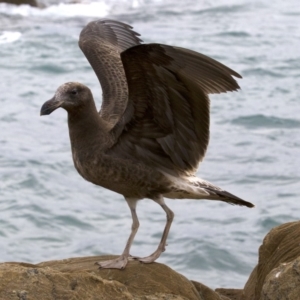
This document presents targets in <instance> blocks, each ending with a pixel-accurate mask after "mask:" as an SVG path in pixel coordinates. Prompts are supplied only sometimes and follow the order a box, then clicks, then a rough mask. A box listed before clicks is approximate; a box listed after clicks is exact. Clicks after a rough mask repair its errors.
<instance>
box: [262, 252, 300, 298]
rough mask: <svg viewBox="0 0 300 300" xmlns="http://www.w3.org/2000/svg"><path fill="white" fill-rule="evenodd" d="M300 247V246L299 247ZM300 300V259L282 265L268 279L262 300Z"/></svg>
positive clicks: (264, 286) (263, 289)
mask: <svg viewBox="0 0 300 300" xmlns="http://www.w3.org/2000/svg"><path fill="white" fill-rule="evenodd" d="M298 247H299V246H298ZM299 298H300V257H298V258H296V259H295V260H293V261H291V262H289V263H283V264H280V265H279V267H277V268H275V269H273V270H272V271H271V272H270V273H269V275H268V276H267V277H266V279H265V282H264V285H263V287H262V292H261V296H260V300H273V299H280V300H281V299H282V300H284V299H286V300H294V299H295V300H298V299H299Z"/></svg>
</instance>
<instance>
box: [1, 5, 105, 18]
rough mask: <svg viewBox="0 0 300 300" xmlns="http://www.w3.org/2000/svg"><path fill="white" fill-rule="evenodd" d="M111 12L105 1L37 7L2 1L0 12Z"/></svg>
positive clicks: (60, 14) (99, 14) (47, 14)
mask: <svg viewBox="0 0 300 300" xmlns="http://www.w3.org/2000/svg"><path fill="white" fill-rule="evenodd" d="M108 12H109V6H108V5H107V4H106V3H105V2H104V1H103V2H90V3H72V4H65V3H60V4H57V5H51V6H49V7H46V8H36V7H31V6H29V5H19V6H16V5H10V4H5V3H0V13H4V14H8V15H21V16H23V17H31V16H42V17H78V16H85V17H100V18H101V17H105V16H106V15H107V14H108Z"/></svg>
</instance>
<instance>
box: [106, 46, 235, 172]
mask: <svg viewBox="0 0 300 300" xmlns="http://www.w3.org/2000/svg"><path fill="white" fill-rule="evenodd" d="M121 59H122V62H123V65H124V69H125V74H126V78H127V82H128V89H129V100H128V109H126V110H125V111H124V115H123V118H122V119H121V120H120V122H119V123H118V124H117V126H116V130H115V131H114V134H115V135H116V143H115V145H114V146H113V147H112V148H111V149H110V151H109V153H110V154H112V155H118V156H122V157H124V158H128V159H132V160H136V161H139V162H144V163H146V164H149V165H151V166H154V167H156V168H159V169H162V170H164V171H166V172H169V173H171V174H177V175H178V174H185V175H191V174H194V173H195V172H196V170H197V168H198V164H199V162H200V161H201V160H202V159H203V157H204V155H205V152H206V149H207V145H208V141H209V98H208V94H210V93H222V92H227V91H234V90H237V89H238V88H239V86H238V84H237V82H236V81H235V80H234V79H233V77H232V76H235V77H239V78H240V77H241V76H240V75H239V74H238V73H236V72H235V71H233V70H231V69H230V68H228V67H226V66H224V65H223V64H221V63H219V62H217V61H215V60H213V59H212V58H209V57H207V56H205V55H203V54H200V53H197V52H194V51H191V50H187V49H183V48H179V47H172V46H167V45H161V44H147V45H138V46H134V47H132V48H129V49H127V50H126V51H124V52H122V53H121Z"/></svg>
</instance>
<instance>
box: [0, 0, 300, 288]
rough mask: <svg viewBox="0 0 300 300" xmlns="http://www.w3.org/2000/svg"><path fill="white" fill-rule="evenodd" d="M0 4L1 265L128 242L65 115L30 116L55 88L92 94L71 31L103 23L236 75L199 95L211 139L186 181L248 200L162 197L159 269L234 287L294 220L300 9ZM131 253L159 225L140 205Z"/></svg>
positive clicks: (117, 206)
mask: <svg viewBox="0 0 300 300" xmlns="http://www.w3.org/2000/svg"><path fill="white" fill-rule="evenodd" d="M43 5H44V8H43V9H38V8H31V7H28V6H19V7H16V6H10V5H7V4H3V3H0V78H1V80H0V261H1V262H5V261H24V262H31V263H38V262H41V261H45V260H54V259H63V258H69V257H77V256H90V255H101V254H107V253H109V254H120V253H121V252H122V250H123V247H124V246H125V242H126V240H127V237H128V234H129V232H130V226H131V217H130V212H129V209H128V207H127V204H126V202H125V201H124V199H123V197H122V196H121V195H118V194H115V193H113V192H110V191H107V190H105V189H103V188H101V187H97V186H94V185H92V184H90V183H88V182H86V181H84V180H83V179H82V178H81V177H80V176H79V175H78V174H77V172H76V170H75V169H74V167H73V162H72V158H71V151H70V144H69V138H68V128H67V122H66V113H65V111H63V110H57V111H55V113H53V114H52V115H51V116H47V117H40V116H39V111H40V107H41V105H42V104H43V103H44V102H45V101H46V100H48V99H50V98H51V97H52V96H53V94H54V92H55V90H56V88H57V87H58V86H59V85H60V84H62V83H64V82H67V81H79V82H82V83H84V84H86V85H88V86H89V87H90V88H91V89H92V91H93V94H94V97H95V99H96V101H97V106H98V107H99V106H100V103H101V89H100V87H99V83H98V81H97V78H96V76H95V74H94V73H93V71H92V69H91V68H90V66H89V64H88V62H87V60H86V59H85V57H84V55H83V54H82V53H81V51H80V49H79V48H78V46H77V41H78V35H79V33H80V30H81V29H82V27H83V26H84V25H85V24H86V23H88V22H89V21H91V20H95V19H97V18H101V17H108V18H113V19H117V20H120V21H124V22H127V23H129V24H131V25H132V26H134V29H135V30H136V31H137V32H139V33H141V35H142V39H143V40H144V41H145V42H147V43H150V42H159V43H164V44H170V45H177V46H181V47H186V48H190V49H193V50H195V51H199V52H201V53H203V54H206V55H209V56H211V57H213V58H215V59H217V60H219V61H221V62H222V63H224V64H226V65H228V66H229V67H231V68H232V69H234V70H236V71H237V72H239V73H240V74H241V75H242V76H243V79H242V80H239V84H240V86H241V90H240V91H239V92H234V93H227V94H221V95H213V96H211V139H210V144H209V147H208V151H207V155H206V157H205V159H204V161H203V163H202V164H201V165H200V168H199V171H198V175H199V176H200V177H202V178H204V179H206V180H209V181H211V182H212V183H214V184H216V185H218V186H220V187H222V188H224V189H226V190H228V191H230V192H231V193H234V194H236V195H238V196H240V197H241V198H244V199H245V200H248V201H251V202H253V203H254V204H255V205H256V207H255V208H253V209H248V208H244V207H235V206H230V205H226V204H225V203H219V202H213V201H193V200H166V202H167V204H168V205H169V206H170V208H171V209H172V210H173V211H174V213H175V220H174V223H173V225H172V228H171V232H170V235H169V239H168V247H167V250H166V252H165V253H163V255H162V256H161V257H160V258H159V259H158V262H161V263H165V264H167V265H168V266H170V267H171V268H173V269H175V270H176V271H178V272H180V273H182V274H183V275H185V276H186V277H188V278H190V279H194V280H197V281H200V282H203V283H204V284H207V285H209V286H210V287H212V288H215V287H233V288H241V287H243V285H244V284H245V282H246V280H247V278H248V276H249V274H250V272H251V270H252V269H253V268H254V266H255V265H256V263H257V258H258V247H259V245H260V244H261V242H262V239H263V238H264V236H265V234H266V233H267V232H268V231H269V230H270V229H271V228H272V227H274V226H277V225H279V224H282V223H285V222H289V221H294V220H298V219H299V215H300V212H299V209H300V202H299V200H300V192H299V189H300V26H299V20H300V6H299V3H298V1H296V0H290V1H279V0H275V1H266V0H265V1H245V0H239V1H237V0H236V1H235V0H229V1H225V0H216V1H212V0H206V1H191V0H188V1H184V2H180V1H175V0H164V1H162V0H148V1H146V0H145V1H142V0H140V1H139V0H134V1H129V0H128V1H126V0H123V1H113V0H111V1H108V0H107V1H104V0H103V1H96V2H92V1H83V2H81V3H71V2H70V3H58V2H57V1H55V0H51V1H50V0H49V1H48V0H45V1H44V2H43ZM138 215H139V218H140V223H141V227H140V230H139V232H138V234H137V236H136V239H135V243H134V245H133V248H132V251H131V254H133V255H139V256H142V255H147V254H150V253H152V252H153V250H154V249H156V247H157V244H158V242H159V239H160V236H161V233H162V230H163V226H164V222H165V215H164V212H163V211H162V210H161V209H160V207H159V206H158V205H156V204H155V203H154V202H152V201H151V200H144V201H141V202H139V205H138Z"/></svg>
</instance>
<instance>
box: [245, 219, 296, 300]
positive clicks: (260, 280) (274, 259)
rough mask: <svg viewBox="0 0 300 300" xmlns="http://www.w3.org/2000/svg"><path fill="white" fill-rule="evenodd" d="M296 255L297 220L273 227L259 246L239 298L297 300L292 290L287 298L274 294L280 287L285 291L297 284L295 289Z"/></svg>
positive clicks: (246, 299)
mask: <svg viewBox="0 0 300 300" xmlns="http://www.w3.org/2000/svg"><path fill="white" fill-rule="evenodd" d="M299 258H300V222H299V221H297V222H291V223H286V224H283V225H280V226H278V227H275V228H273V229H272V230H271V231H270V232H269V233H268V234H267V235H266V237H265V238H264V240H263V244H262V245H261V246H260V248H259V259H258V264H257V266H256V267H255V268H254V270H253V271H252V273H251V275H250V277H249V280H248V281H247V283H246V285H245V287H244V291H243V296H242V297H241V300H265V299H280V300H281V299H282V300H283V299H289V300H299V299H300V293H298V294H296V295H295V297H294V298H293V296H292V294H293V293H292V292H291V293H290V297H287V298H285V297H284V296H282V297H279V296H277V295H279V294H278V293H279V291H281V289H283V290H282V292H283V293H288V291H287V290H288V289H293V290H295V286H297V289H298V291H299V283H300V273H297V271H296V270H297V267H295V269H294V270H293V268H294V267H293V266H296V265H297V262H298V261H299ZM279 272H280V273H279ZM276 276H277V277H276ZM283 282H285V283H284V284H283Z"/></svg>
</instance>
